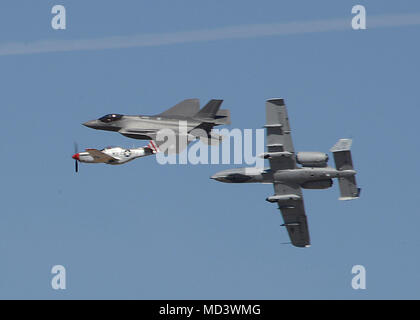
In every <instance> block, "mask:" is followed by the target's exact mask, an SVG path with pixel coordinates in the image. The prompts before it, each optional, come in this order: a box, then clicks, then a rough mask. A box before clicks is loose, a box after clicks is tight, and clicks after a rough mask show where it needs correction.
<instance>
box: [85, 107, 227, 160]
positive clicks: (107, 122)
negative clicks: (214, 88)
mask: <svg viewBox="0 0 420 320" xmlns="http://www.w3.org/2000/svg"><path fill="white" fill-rule="evenodd" d="M222 102H223V100H210V101H209V102H208V103H207V104H206V105H205V106H204V107H203V108H202V109H201V110H200V101H199V100H198V99H187V100H184V101H182V102H180V103H178V104H177V105H175V106H174V107H172V108H170V109H168V110H166V111H165V112H162V113H160V114H157V115H154V116H143V115H136V116H128V115H122V114H107V115H105V116H103V117H101V118H99V119H97V120H92V121H88V122H85V123H83V125H85V126H86V127H89V128H93V129H97V130H108V131H115V132H118V133H120V134H122V135H123V136H126V137H129V138H133V139H141V140H154V141H155V142H156V143H157V145H158V146H160V145H162V143H164V141H159V139H156V138H157V135H158V132H159V131H160V130H162V129H171V130H172V131H173V132H174V134H175V139H176V146H175V147H176V148H175V147H173V148H172V149H171V150H168V153H179V152H182V151H183V149H185V148H186V144H188V143H189V142H191V141H193V140H195V139H199V138H201V140H202V141H203V142H205V143H208V144H211V145H213V144H217V143H219V142H220V140H221V139H222V138H221V136H219V135H216V134H215V133H212V132H211V130H212V129H213V127H215V126H218V125H225V124H230V112H229V110H219V109H220V106H221V104H222ZM180 124H181V125H183V124H186V128H185V132H184V131H183V132H180ZM180 136H183V137H182V138H185V141H186V143H185V146H183V145H180V143H178V140H179V138H180ZM161 151H162V152H166V151H167V150H161Z"/></svg>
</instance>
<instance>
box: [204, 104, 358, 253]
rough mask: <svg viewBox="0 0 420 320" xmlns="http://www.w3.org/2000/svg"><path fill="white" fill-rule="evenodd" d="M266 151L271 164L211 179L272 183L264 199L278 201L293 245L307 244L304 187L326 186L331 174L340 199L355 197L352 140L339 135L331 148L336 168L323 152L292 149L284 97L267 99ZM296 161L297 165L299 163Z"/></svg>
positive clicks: (329, 185)
mask: <svg viewBox="0 0 420 320" xmlns="http://www.w3.org/2000/svg"><path fill="white" fill-rule="evenodd" d="M265 128H266V130H267V132H266V133H267V152H265V153H263V154H262V155H260V156H261V157H263V158H264V159H268V161H269V163H270V168H265V169H258V168H238V169H229V170H225V171H221V172H219V173H217V174H215V175H213V176H212V177H211V179H214V180H217V181H220V182H228V183H250V182H259V183H272V184H273V185H274V195H272V196H269V197H268V198H267V199H266V200H267V201H268V202H271V203H277V204H278V208H279V209H280V211H281V213H282V215H283V220H284V224H283V225H282V226H285V227H286V228H287V231H288V233H289V237H290V239H291V243H292V244H293V245H294V246H296V247H308V246H310V243H311V242H310V237H309V230H308V223H307V219H306V214H305V208H304V205H303V195H302V190H301V189H302V188H303V189H327V188H329V187H331V186H332V184H333V180H332V179H333V178H337V179H338V184H339V187H340V193H341V196H340V198H339V199H340V200H351V199H356V198H358V197H359V195H360V188H358V187H357V184H356V179H355V175H356V171H355V170H354V168H353V162H352V157H351V153H350V147H351V143H352V140H350V139H340V140H339V141H338V142H337V143H336V144H335V145H334V146H333V147H332V148H331V150H330V151H331V152H332V153H333V155H334V161H335V165H336V169H334V168H331V167H328V166H327V162H328V155H327V154H325V153H322V152H298V153H295V151H294V148H293V143H292V138H291V132H290V124H289V118H288V116H287V109H286V106H285V104H284V100H283V99H271V100H267V102H266V125H265ZM298 164H299V165H300V166H298Z"/></svg>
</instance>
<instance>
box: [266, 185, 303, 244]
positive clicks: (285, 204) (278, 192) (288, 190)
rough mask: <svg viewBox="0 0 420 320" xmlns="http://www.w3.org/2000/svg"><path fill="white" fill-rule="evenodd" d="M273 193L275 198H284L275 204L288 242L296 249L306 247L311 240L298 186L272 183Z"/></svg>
mask: <svg viewBox="0 0 420 320" xmlns="http://www.w3.org/2000/svg"><path fill="white" fill-rule="evenodd" d="M274 193H275V196H280V197H284V198H283V199H281V200H278V201H277V203H278V206H279V209H280V211H281V214H282V216H283V220H284V226H285V227H286V229H287V232H288V233H289V237H290V241H291V242H292V244H293V245H294V246H296V247H308V246H309V245H310V244H311V240H310V237H309V230H308V221H307V218H306V214H305V207H304V204H303V196H302V191H301V188H300V186H299V185H293V184H280V183H274Z"/></svg>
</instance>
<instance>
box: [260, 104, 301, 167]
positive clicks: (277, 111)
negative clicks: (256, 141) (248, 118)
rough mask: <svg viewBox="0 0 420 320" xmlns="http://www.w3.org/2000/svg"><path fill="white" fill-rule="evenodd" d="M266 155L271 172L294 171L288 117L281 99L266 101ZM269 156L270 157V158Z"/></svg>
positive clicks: (294, 163) (293, 156)
mask: <svg viewBox="0 0 420 320" xmlns="http://www.w3.org/2000/svg"><path fill="white" fill-rule="evenodd" d="M265 110H266V125H265V126H264V127H265V128H267V151H268V152H267V153H266V154H265V155H266V158H268V159H269V162H270V167H271V168H272V169H273V170H284V169H294V168H295V167H296V159H295V150H294V148H293V142H292V137H291V134H290V124H289V117H288V115H287V109H286V105H285V104H284V100H283V99H271V100H267V101H266V105H265ZM270 154H271V156H270Z"/></svg>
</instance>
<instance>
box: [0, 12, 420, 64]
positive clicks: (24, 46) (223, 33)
mask: <svg viewBox="0 0 420 320" xmlns="http://www.w3.org/2000/svg"><path fill="white" fill-rule="evenodd" d="M351 18H352V17H351V16H349V17H348V18H346V19H343V18H340V19H329V20H314V21H306V22H288V23H276V24H253V25H241V26H232V27H223V28H215V29H203V30H196V31H183V32H169V33H155V34H140V35H130V36H114V37H105V38H96V39H78V40H42V41H34V42H11V43H4V44H0V56H7V55H18V54H32V53H46V52H65V51H87V50H101V49H115V48H134V47H156V46H165V45H171V44H181V43H192V42H204V41H216V40H229V39H245V38H259V37H268V36H282V35H283V36H284V35H294V34H308V33H320V32H329V31H351V30H352V28H351ZM417 25H420V13H413V14H399V15H376V16H369V15H368V16H367V29H368V30H369V29H371V28H385V27H404V26H417ZM368 30H367V31H368ZM358 32H366V31H365V30H364V31H358Z"/></svg>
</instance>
